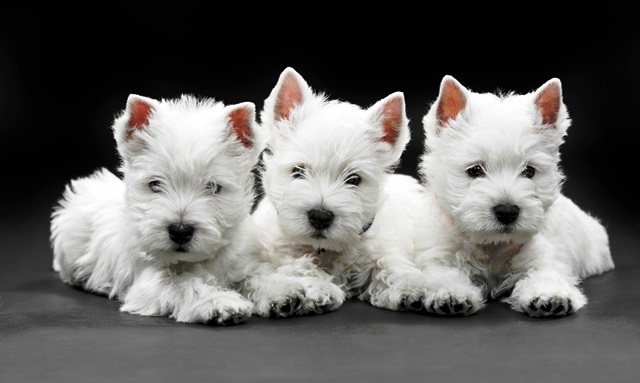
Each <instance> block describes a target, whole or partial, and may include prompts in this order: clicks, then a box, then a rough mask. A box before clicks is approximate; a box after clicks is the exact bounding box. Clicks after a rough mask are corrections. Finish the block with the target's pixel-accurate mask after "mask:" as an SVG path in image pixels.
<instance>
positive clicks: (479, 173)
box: [467, 165, 484, 178]
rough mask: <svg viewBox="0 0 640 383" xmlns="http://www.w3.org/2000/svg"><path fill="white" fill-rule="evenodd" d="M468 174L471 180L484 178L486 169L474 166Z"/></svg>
mask: <svg viewBox="0 0 640 383" xmlns="http://www.w3.org/2000/svg"><path fill="white" fill-rule="evenodd" d="M467 174H468V175H469V177H471V178H478V177H484V169H483V168H482V166H480V165H473V166H472V167H470V168H469V169H467Z"/></svg>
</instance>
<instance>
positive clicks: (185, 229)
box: [168, 223, 195, 245]
mask: <svg viewBox="0 0 640 383" xmlns="http://www.w3.org/2000/svg"><path fill="white" fill-rule="evenodd" d="M168 230H169V238H171V240H172V241H173V242H175V243H177V244H178V245H184V244H185V243H187V242H189V241H190V240H191V237H193V232H194V231H195V228H194V227H193V226H191V225H184V224H182V223H174V224H171V226H169V228H168Z"/></svg>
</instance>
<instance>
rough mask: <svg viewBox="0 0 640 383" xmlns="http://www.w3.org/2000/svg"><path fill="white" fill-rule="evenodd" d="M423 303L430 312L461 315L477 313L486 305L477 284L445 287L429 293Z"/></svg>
mask: <svg viewBox="0 0 640 383" xmlns="http://www.w3.org/2000/svg"><path fill="white" fill-rule="evenodd" d="M423 303H424V308H425V310H426V311H427V312H428V313H431V314H437V315H460V316H466V315H471V314H475V313H476V312H478V311H479V310H481V309H482V308H483V307H484V305H485V302H484V299H483V297H482V292H481V291H480V289H479V288H477V287H475V286H470V287H468V288H467V289H457V290H453V289H446V288H443V289H440V290H438V291H437V292H435V293H433V294H430V295H427V296H426V297H425V299H424V300H423Z"/></svg>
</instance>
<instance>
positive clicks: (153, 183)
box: [149, 180, 162, 193]
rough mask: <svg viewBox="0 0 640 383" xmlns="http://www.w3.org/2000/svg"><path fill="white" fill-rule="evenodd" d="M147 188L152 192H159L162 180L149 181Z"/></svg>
mask: <svg viewBox="0 0 640 383" xmlns="http://www.w3.org/2000/svg"><path fill="white" fill-rule="evenodd" d="M149 189H151V191H152V192H154V193H160V192H161V191H162V182H161V181H159V180H153V181H151V182H149Z"/></svg>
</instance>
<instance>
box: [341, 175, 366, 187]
mask: <svg viewBox="0 0 640 383" xmlns="http://www.w3.org/2000/svg"><path fill="white" fill-rule="evenodd" d="M361 181H362V177H360V176H359V175H358V174H356V173H353V174H349V175H348V176H347V179H346V180H344V183H346V184H348V185H353V186H358V185H360V182H361Z"/></svg>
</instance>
